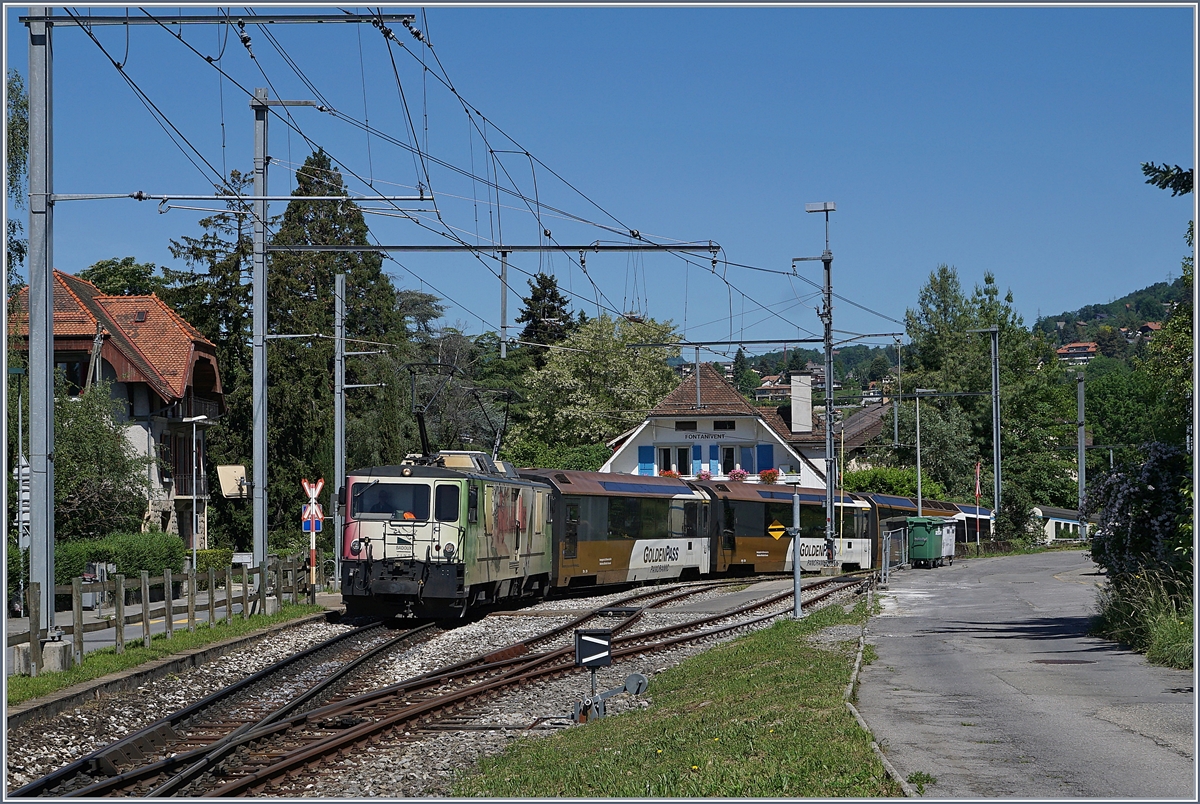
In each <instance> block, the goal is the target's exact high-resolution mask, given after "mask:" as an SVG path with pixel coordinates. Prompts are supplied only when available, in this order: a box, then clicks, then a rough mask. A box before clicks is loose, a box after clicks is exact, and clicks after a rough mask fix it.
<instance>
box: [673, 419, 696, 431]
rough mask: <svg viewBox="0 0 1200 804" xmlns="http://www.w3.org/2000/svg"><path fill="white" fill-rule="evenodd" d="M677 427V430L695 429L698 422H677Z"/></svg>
mask: <svg viewBox="0 0 1200 804" xmlns="http://www.w3.org/2000/svg"><path fill="white" fill-rule="evenodd" d="M675 429H676V430H695V429H696V422H695V421H686V422H684V421H680V422H675Z"/></svg>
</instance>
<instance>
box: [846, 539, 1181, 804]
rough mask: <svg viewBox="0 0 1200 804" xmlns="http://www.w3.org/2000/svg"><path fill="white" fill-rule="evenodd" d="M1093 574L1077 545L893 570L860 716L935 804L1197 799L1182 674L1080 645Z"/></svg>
mask: <svg viewBox="0 0 1200 804" xmlns="http://www.w3.org/2000/svg"><path fill="white" fill-rule="evenodd" d="M1101 580H1102V578H1101V576H1100V575H1098V574H1097V570H1096V567H1095V565H1094V564H1092V562H1091V560H1090V559H1089V558H1088V557H1087V556H1086V555H1085V554H1084V553H1083V552H1080V551H1072V552H1054V553H1041V554H1037V555H1029V556H1011V557H1000V558H985V559H969V560H964V559H959V560H957V561H955V563H954V565H953V566H952V567H941V568H938V569H933V570H924V569H921V570H911V571H906V572H899V573H895V574H893V575H892V578H891V584H890V588H889V589H887V590H884V591H882V592H881V593H880V596H881V603H882V606H883V613H882V615H880V616H877V617H874V618H872V619H871V621H870V623H869V625H868V630H867V641H868V642H869V643H871V644H873V645H874V646H875V650H876V653H877V654H878V658H877V659H876V660H875V661H874V662H873V663H872V664H870V665H869V666H867V667H866V668H864V670H863V672H862V674H861V687H860V689H859V692H858V708H859V711H860V712H861V714H862V716H863V718H864V719H865V720H866V721H867V724H868V725H869V726H870V727H871V730H872V732H873V733H874V734H875V739H876V740H877V741H878V742H879V744H880V746H881V747H882V748H883V750H884V753H885V755H886V756H887V757H888V759H889V760H890V761H891V762H892V764H893V765H895V767H896V769H897V770H898V771H899V773H900V775H901V776H902V777H905V778H908V777H909V776H910V774H913V773H916V772H924V773H926V774H928V775H930V776H933V777H935V778H936V779H937V781H936V783H934V784H926V787H925V796H927V797H934V798H983V797H987V798H992V797H1014V798H1072V797H1095V798H1114V797H1115V798H1133V799H1139V800H1144V799H1147V798H1179V799H1186V800H1190V801H1195V800H1196V765H1195V723H1196V719H1195V715H1196V709H1195V690H1194V687H1193V674H1192V673H1191V672H1190V671H1180V670H1169V669H1166V668H1161V667H1155V666H1153V665H1150V664H1147V663H1146V661H1145V659H1144V658H1142V657H1141V656H1140V655H1138V654H1135V653H1131V652H1129V651H1126V650H1122V649H1120V648H1119V647H1117V646H1115V645H1113V644H1111V643H1108V642H1104V641H1102V640H1100V639H1096V638H1092V637H1088V636H1087V635H1086V634H1087V627H1088V619H1089V616H1090V615H1091V613H1092V612H1093V611H1094V607H1095V600H1096V589H1097V585H1098V583H1099V582H1100V581H1101Z"/></svg>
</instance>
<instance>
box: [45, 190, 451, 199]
mask: <svg viewBox="0 0 1200 804" xmlns="http://www.w3.org/2000/svg"><path fill="white" fill-rule="evenodd" d="M116 198H132V199H133V200H135V201H160V202H166V201H354V202H359V201H406V202H407V201H429V200H431V199H430V198H429V196H428V195H419V196H417V195H186V194H179V195H176V194H174V193H170V194H151V193H143V192H142V191H141V190H139V191H137V192H136V193H54V194H52V195H51V196H50V200H51V201H55V202H57V201H107V200H110V199H116Z"/></svg>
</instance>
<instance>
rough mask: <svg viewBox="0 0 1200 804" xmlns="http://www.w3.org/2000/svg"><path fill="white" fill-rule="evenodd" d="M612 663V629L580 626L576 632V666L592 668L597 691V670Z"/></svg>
mask: <svg viewBox="0 0 1200 804" xmlns="http://www.w3.org/2000/svg"><path fill="white" fill-rule="evenodd" d="M610 664H612V630H611V629H608V628H580V629H579V630H577V631H576V632H575V666H576V667H587V668H590V669H591V670H592V671H593V672H592V678H593V685H592V686H593V690H592V691H593V692H594V691H595V681H594V679H595V670H596V668H597V667H608V666H609V665H610Z"/></svg>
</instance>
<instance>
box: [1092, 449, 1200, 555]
mask: <svg viewBox="0 0 1200 804" xmlns="http://www.w3.org/2000/svg"><path fill="white" fill-rule="evenodd" d="M1141 453H1142V454H1141V456H1140V458H1141V459H1142V460H1141V461H1140V462H1139V463H1137V464H1135V465H1127V466H1120V467H1117V468H1116V469H1115V470H1113V471H1110V472H1106V473H1105V474H1103V475H1101V476H1100V478H1099V479H1098V480H1095V481H1093V482H1092V483H1091V488H1090V489H1089V490H1088V495H1087V501H1086V504H1085V506H1084V507H1085V509H1086V512H1087V514H1089V515H1090V514H1092V513H1098V514H1099V515H1100V524H1099V525H1097V526H1096V528H1095V529H1094V530H1093V531H1092V534H1091V537H1092V558H1093V559H1095V561H1096V563H1097V564H1099V565H1100V566H1101V567H1104V568H1105V569H1106V570H1108V573H1109V575H1110V577H1111V576H1113V575H1114V574H1126V575H1129V574H1136V573H1140V572H1143V571H1144V570H1147V569H1158V568H1170V569H1172V570H1178V571H1181V572H1187V573H1189V574H1190V567H1191V556H1190V550H1189V549H1188V548H1190V546H1191V533H1190V532H1189V531H1187V530H1186V529H1184V528H1181V527H1180V524H1181V522H1190V520H1191V514H1192V510H1191V501H1190V500H1188V499H1187V498H1186V496H1185V495H1184V494H1183V493H1182V489H1183V488H1185V487H1186V486H1187V485H1189V483H1188V481H1190V480H1191V465H1190V461H1189V460H1188V456H1187V455H1186V453H1184V452H1183V450H1181V449H1178V448H1176V447H1172V446H1169V445H1167V444H1159V443H1152V444H1147V445H1145V446H1144V447H1142V449H1141ZM1180 548H1184V549H1180Z"/></svg>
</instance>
